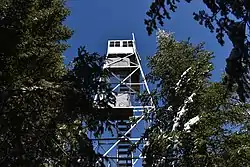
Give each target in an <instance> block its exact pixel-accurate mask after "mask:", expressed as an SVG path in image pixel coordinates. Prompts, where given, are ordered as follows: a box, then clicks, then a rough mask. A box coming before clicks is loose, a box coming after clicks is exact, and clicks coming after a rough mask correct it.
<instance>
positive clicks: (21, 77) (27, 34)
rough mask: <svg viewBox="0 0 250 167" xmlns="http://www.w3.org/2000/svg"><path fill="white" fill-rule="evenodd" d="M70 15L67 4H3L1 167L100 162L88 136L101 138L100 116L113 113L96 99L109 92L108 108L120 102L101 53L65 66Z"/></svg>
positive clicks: (82, 55) (60, 0) (42, 0)
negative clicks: (116, 100) (93, 134)
mask: <svg viewBox="0 0 250 167" xmlns="http://www.w3.org/2000/svg"><path fill="white" fill-rule="evenodd" d="M68 14H69V10H68V9H67V8H66V7H65V2H64V0H3V1H1V2H0V36H1V39H0V166H93V164H94V163H96V161H97V160H98V158H99V157H98V155H96V154H95V152H94V151H93V147H92V143H91V141H90V140H89V139H88V137H87V135H86V131H87V130H92V131H95V132H96V133H97V134H98V133H101V131H102V127H103V124H104V123H105V121H99V120H98V119H96V116H98V115H102V116H106V117H103V119H104V120H107V118H108V114H107V113H106V114H104V113H103V112H101V111H100V110H99V109H98V108H97V107H94V105H93V103H94V95H95V94H100V93H101V94H103V95H104V97H105V98H102V99H101V100H97V101H95V103H96V104H97V106H99V107H104V108H105V107H107V106H108V105H107V103H109V102H110V103H113V99H114V98H113V96H112V95H111V94H110V93H109V92H110V91H109V90H110V89H109V87H108V85H107V84H106V83H105V82H103V81H100V80H99V78H100V77H105V76H106V72H103V71H101V65H102V61H103V58H101V57H100V56H99V55H97V54H95V53H94V54H91V53H88V52H87V51H86V50H85V49H84V48H79V51H78V56H77V57H76V58H75V59H74V61H73V64H72V67H71V68H69V69H66V68H65V66H64V64H63V56H62V54H63V52H64V51H65V49H66V48H67V47H68V45H67V43H66V40H67V39H69V38H70V36H71V34H72V31H71V30H70V29H69V28H67V26H65V25H64V24H63V21H64V20H65V19H66V17H67V16H68ZM106 123H107V124H108V122H107V121H106ZM83 125H84V126H83Z"/></svg>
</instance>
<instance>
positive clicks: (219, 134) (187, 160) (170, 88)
mask: <svg viewBox="0 0 250 167" xmlns="http://www.w3.org/2000/svg"><path fill="white" fill-rule="evenodd" d="M202 46H203V45H202V44H199V45H197V46H193V45H192V44H191V43H189V42H177V41H176V40H175V39H174V37H173V35H172V34H169V33H166V32H164V31H160V32H158V48H157V52H156V55H155V56H153V57H152V58H151V59H150V62H149V67H150V68H151V72H150V74H149V78H150V80H151V81H152V82H156V83H158V85H157V88H156V89H157V90H156V91H155V92H156V94H155V96H156V97H158V98H157V101H160V103H158V104H157V103H156V104H157V106H156V111H155V115H154V117H153V122H154V124H153V126H152V127H151V128H150V129H148V130H147V133H146V134H145V137H147V138H149V145H148V146H147V147H146V148H145V149H144V155H146V163H147V166H173V165H174V166H185V167H186V166H248V164H249V158H250V154H249V151H248V148H249V146H250V142H249V141H250V140H249V139H250V135H249V133H248V132H249V119H250V117H249V113H248V111H249V105H248V104H244V103H240V102H239V98H238V96H237V94H236V93H229V92H228V90H227V88H226V87H225V86H223V84H222V83H211V82H210V81H209V76H210V75H211V74H210V72H211V70H212V69H213V66H212V64H211V62H210V60H211V58H212V53H210V52H208V51H206V50H204V49H203V47H202ZM241 150H242V151H241Z"/></svg>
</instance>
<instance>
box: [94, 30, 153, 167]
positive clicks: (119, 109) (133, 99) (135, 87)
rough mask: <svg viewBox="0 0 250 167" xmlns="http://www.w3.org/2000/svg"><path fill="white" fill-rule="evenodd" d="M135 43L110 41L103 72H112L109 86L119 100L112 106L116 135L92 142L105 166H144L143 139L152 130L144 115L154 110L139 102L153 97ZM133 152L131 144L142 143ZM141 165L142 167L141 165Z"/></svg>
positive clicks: (131, 41) (150, 105)
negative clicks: (147, 129)
mask: <svg viewBox="0 0 250 167" xmlns="http://www.w3.org/2000/svg"><path fill="white" fill-rule="evenodd" d="M132 37H133V38H132V40H109V41H108V49H107V54H106V59H105V64H104V66H103V68H104V69H107V70H109V72H110V74H111V75H110V76H109V78H108V81H109V83H110V84H111V86H112V91H113V92H114V94H115V97H116V104H115V105H111V107H112V108H111V112H112V118H111V119H112V120H113V121H114V123H115V125H116V126H115V128H114V129H112V130H113V131H114V134H113V135H111V134H108V133H105V134H104V135H103V136H102V137H101V138H92V137H91V136H90V138H91V139H92V141H93V144H94V148H95V151H96V152H98V153H100V154H102V155H103V162H104V163H105V166H110V167H113V166H114V167H115V166H117V167H134V166H135V164H138V165H139V166H142V160H143V157H142V155H141V151H142V149H143V147H144V145H145V142H146V141H145V140H143V141H140V138H141V135H142V134H143V132H144V131H145V129H146V128H147V127H148V126H149V122H147V121H146V120H145V119H144V118H145V113H149V112H150V111H152V110H153V108H154V106H153V102H152V100H151V101H150V102H148V103H147V104H145V103H143V104H142V102H141V101H140V100H139V98H138V95H140V94H142V93H145V92H146V93H147V94H150V91H149V88H148V85H147V82H146V79H145V75H144V73H143V70H142V67H141V58H140V56H139V54H138V52H137V49H136V43H135V37H134V34H132ZM139 142H140V144H138V145H137V146H138V147H137V148H136V149H135V150H133V151H131V149H130V147H131V145H132V144H135V143H139ZM140 164H141V165H140Z"/></svg>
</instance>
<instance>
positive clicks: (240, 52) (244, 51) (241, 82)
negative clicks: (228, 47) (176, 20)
mask: <svg viewBox="0 0 250 167" xmlns="http://www.w3.org/2000/svg"><path fill="white" fill-rule="evenodd" d="M185 1H186V2H188V3H191V2H192V0H185ZM178 2H180V1H178V0H173V1H170V0H155V1H154V2H153V3H152V4H151V6H150V9H149V11H148V12H147V15H148V16H149V18H148V19H146V20H145V24H146V26H147V31H148V33H149V34H151V33H152V31H153V30H154V29H156V28H157V20H158V22H159V24H160V25H163V24H164V21H163V20H164V19H165V18H167V19H171V17H170V12H169V11H171V12H175V11H176V10H177V4H178ZM203 2H204V4H205V5H206V6H207V8H208V9H209V10H210V11H209V12H206V11H205V10H200V11H199V12H198V13H194V14H193V15H194V19H195V20H196V21H198V22H199V24H201V25H204V26H205V27H206V28H208V29H209V30H210V31H211V32H214V31H216V34H217V35H216V38H217V39H218V42H219V43H220V44H221V45H223V44H224V39H223V38H224V36H225V34H226V35H227V36H228V37H229V39H230V40H231V42H232V44H233V46H234V48H233V49H232V52H231V54H230V56H229V57H228V58H227V60H226V61H227V66H226V69H225V70H226V73H227V74H228V75H227V76H226V77H225V83H226V84H227V85H228V88H229V89H232V87H233V85H234V84H235V83H236V84H237V85H238V87H237V93H238V94H239V96H240V99H241V100H242V101H246V98H249V93H250V86H249V68H250V62H249V58H250V56H249V50H250V49H249V41H248V36H249V33H250V12H249V11H250V2H249V1H247V0H235V1H230V0H225V1H214V0H211V1H208V0H203Z"/></svg>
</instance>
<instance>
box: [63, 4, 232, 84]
mask: <svg viewBox="0 0 250 167" xmlns="http://www.w3.org/2000/svg"><path fill="white" fill-rule="evenodd" d="M151 2H152V1H151V0H123V1H122V0H99V1H97V0H69V2H68V3H67V5H68V7H69V8H70V9H71V16H70V17H69V18H68V19H67V20H66V24H67V25H68V26H69V27H71V28H72V29H73V30H74V31H75V33H74V35H73V37H72V38H71V39H70V40H69V44H70V45H71V48H69V49H68V50H67V51H66V52H65V56H66V60H65V62H69V61H70V60H72V59H73V57H74V56H76V53H77V48H78V47H79V46H81V45H82V46H86V47H87V50H88V51H90V52H98V53H99V54H101V55H104V54H105V53H106V47H107V40H108V39H131V38H132V36H131V33H132V32H134V33H135V37H136V42H137V48H138V51H139V54H140V56H141V58H142V60H143V61H142V63H143V67H144V69H145V72H146V73H147V72H148V69H147V68H146V57H147V56H152V55H153V54H154V53H155V51H156V37H155V33H154V34H153V35H152V36H148V35H147V32H146V29H145V25H144V19H145V18H146V11H147V10H148V9H149V5H150V3H151ZM204 8H205V6H204V5H203V4H202V2H198V1H195V2H193V3H192V4H187V3H182V4H180V5H179V8H178V10H177V12H176V13H173V14H172V20H166V21H165V26H164V27H163V28H162V29H164V30H167V31H172V32H174V33H175V37H176V39H177V40H178V41H180V40H187V39H188V37H191V42H193V43H195V44H197V43H199V42H205V43H206V45H205V46H206V49H207V50H209V51H213V52H214V53H215V59H214V61H213V62H214V65H215V70H214V72H213V77H212V80H214V81H219V80H220V77H221V74H222V72H223V71H224V68H225V58H226V57H227V56H228V55H229V53H230V50H231V47H232V46H231V44H230V42H229V41H228V40H227V41H226V44H225V46H223V47H221V46H220V45H219V44H218V42H217V40H216V38H215V34H211V33H210V32H209V30H207V29H205V28H204V27H202V26H200V25H199V24H198V23H197V22H196V21H194V20H193V17H192V13H193V12H194V11H198V10H199V9H204Z"/></svg>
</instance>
